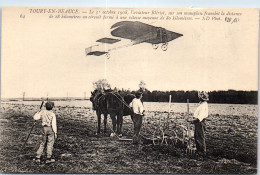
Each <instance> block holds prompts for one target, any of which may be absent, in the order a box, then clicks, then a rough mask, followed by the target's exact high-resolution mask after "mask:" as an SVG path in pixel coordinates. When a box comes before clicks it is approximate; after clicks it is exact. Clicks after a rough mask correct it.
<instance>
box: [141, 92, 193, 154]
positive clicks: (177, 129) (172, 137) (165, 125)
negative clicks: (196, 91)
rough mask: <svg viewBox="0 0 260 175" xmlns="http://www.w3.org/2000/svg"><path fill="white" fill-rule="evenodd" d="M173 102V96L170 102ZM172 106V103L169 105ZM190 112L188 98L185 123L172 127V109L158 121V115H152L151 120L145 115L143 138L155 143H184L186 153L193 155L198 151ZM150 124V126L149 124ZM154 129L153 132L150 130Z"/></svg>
mask: <svg viewBox="0 0 260 175" xmlns="http://www.w3.org/2000/svg"><path fill="white" fill-rule="evenodd" d="M170 102H171V97H170V100H169V103H170ZM169 108H170V105H169ZM189 117H190V113H189V100H187V115H186V116H185V123H183V124H181V125H177V124H176V123H175V125H174V127H173V128H171V129H170V124H169V123H170V121H169V119H170V109H169V111H168V115H167V117H165V116H159V121H156V117H155V116H154V115H153V116H152V117H151V122H149V123H148V122H147V118H146V117H144V122H143V123H144V124H143V128H142V134H141V136H142V138H143V139H144V140H146V141H148V142H151V143H153V145H168V144H174V145H176V144H177V143H182V145H184V146H185V147H186V150H185V152H186V154H187V155H193V154H194V153H195V152H196V146H195V140H194V128H193V127H191V126H190V123H189V122H188V119H189ZM148 125H149V126H148ZM148 127H149V128H152V129H149V130H153V131H152V132H151V131H149V130H148Z"/></svg>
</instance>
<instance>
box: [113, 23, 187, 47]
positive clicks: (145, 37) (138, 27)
mask: <svg viewBox="0 0 260 175" xmlns="http://www.w3.org/2000/svg"><path fill="white" fill-rule="evenodd" d="M111 29H113V31H112V32H111V35H112V36H115V37H120V38H125V39H130V40H132V41H137V42H138V43H141V42H146V43H150V44H159V43H165V42H170V41H172V40H174V39H176V38H178V37H181V36H183V35H182V34H179V33H176V32H172V31H169V30H166V29H164V28H161V27H155V26H152V25H149V24H145V23H142V22H138V21H121V22H118V23H115V24H114V25H113V26H112V27H111ZM163 37H164V38H163Z"/></svg>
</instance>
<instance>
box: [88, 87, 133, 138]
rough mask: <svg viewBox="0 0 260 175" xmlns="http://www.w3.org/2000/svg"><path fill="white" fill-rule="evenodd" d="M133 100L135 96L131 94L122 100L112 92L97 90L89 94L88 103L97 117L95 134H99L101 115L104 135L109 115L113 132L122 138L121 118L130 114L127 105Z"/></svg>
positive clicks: (117, 94)
mask: <svg viewBox="0 0 260 175" xmlns="http://www.w3.org/2000/svg"><path fill="white" fill-rule="evenodd" d="M134 98H135V96H134V95H132V94H127V95H125V96H124V98H123V97H122V95H120V94H119V93H118V92H113V91H112V90H107V91H104V93H101V92H99V91H98V90H95V91H94V92H91V98H90V101H91V102H92V105H93V109H94V110H96V114H97V117H98V130H97V133H100V121H101V114H103V115H104V133H106V125H107V115H108V114H109V115H110V118H111V120H112V125H113V131H114V132H116V133H117V134H118V135H119V136H122V125H123V116H127V115H131V114H132V111H131V109H130V108H129V106H128V105H129V104H130V102H131V101H132V100H133V99H134Z"/></svg>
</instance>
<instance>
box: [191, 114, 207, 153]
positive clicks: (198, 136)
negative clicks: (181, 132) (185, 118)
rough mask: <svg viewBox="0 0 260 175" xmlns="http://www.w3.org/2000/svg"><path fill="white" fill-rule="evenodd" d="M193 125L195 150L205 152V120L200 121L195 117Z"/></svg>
mask: <svg viewBox="0 0 260 175" xmlns="http://www.w3.org/2000/svg"><path fill="white" fill-rule="evenodd" d="M194 125H195V132H194V139H195V143H196V148H197V151H198V152H204V153H206V141H205V129H206V124H205V121H204V120H202V121H200V120H199V119H197V120H195V121H194Z"/></svg>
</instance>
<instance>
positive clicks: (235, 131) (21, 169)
mask: <svg viewBox="0 0 260 175" xmlns="http://www.w3.org/2000/svg"><path fill="white" fill-rule="evenodd" d="M38 109H39V106H35V105H23V104H1V113H0V114H1V118H0V130H1V131H0V136H1V142H0V172H2V173H150V174H159V173H171V174H220V173H221V174H255V173H257V117H253V116H248V115H241V116H239V115H219V114H214V115H210V116H209V121H208V122H207V131H206V135H207V138H206V143H207V149H208V155H207V157H206V158H205V159H204V160H202V159H199V158H198V157H197V156H187V155H186V154H185V149H184V148H183V147H182V146H181V145H178V144H171V143H169V144H168V145H165V144H164V145H158V146H154V145H153V144H151V143H147V142H144V143H143V144H142V145H141V146H137V145H133V144H132V143H131V142H130V141H119V140H118V139H117V138H116V137H109V135H110V133H111V130H110V129H109V127H111V120H110V119H108V125H109V127H108V131H107V134H100V135H96V123H97V122H96V115H95V113H94V112H93V111H92V110H91V109H90V108H86V107H70V108H68V107H55V109H54V112H55V113H56V114H57V123H58V138H57V139H56V141H55V144H54V151H53V153H54V158H55V159H56V162H55V163H52V164H49V165H46V164H44V163H42V164H36V163H35V162H33V161H32V159H33V157H34V156H35V153H36V151H37V148H38V147H39V144H40V141H41V132H42V129H41V125H40V123H39V122H37V124H36V126H35V128H34V129H33V131H32V133H31V135H30V137H29V140H28V142H27V144H26V146H25V148H23V144H24V141H25V139H26V137H27V135H28V133H29V131H30V129H31V126H32V125H33V122H34V121H33V119H32V116H33V114H34V113H35V112H36V111H37V110H38ZM166 115H167V113H165V112H164V113H163V112H148V114H147V117H146V125H145V128H143V130H142V132H143V134H145V133H144V132H147V133H149V132H151V130H153V129H154V128H156V126H155V125H154V124H155V123H158V122H157V121H156V120H159V118H160V117H161V118H163V117H164V116H166ZM184 116H185V114H184V113H171V115H170V121H169V123H170V126H176V127H170V129H169V132H171V130H174V129H176V128H178V126H179V125H180V124H182V122H183V119H184ZM132 127H133V125H132V122H131V119H130V117H128V116H127V117H124V124H123V135H124V137H127V138H131V135H132ZM102 128H103V127H102Z"/></svg>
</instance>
